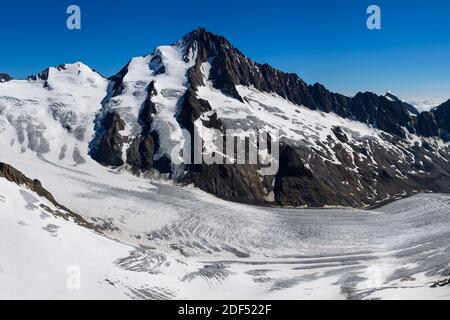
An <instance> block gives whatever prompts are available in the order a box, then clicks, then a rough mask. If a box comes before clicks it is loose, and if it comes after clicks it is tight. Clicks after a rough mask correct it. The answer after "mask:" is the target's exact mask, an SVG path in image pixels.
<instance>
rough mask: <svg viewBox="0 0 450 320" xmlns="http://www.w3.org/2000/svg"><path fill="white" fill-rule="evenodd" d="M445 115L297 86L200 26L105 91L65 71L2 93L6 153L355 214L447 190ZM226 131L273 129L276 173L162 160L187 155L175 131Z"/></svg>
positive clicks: (389, 99)
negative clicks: (354, 210)
mask: <svg viewBox="0 0 450 320" xmlns="http://www.w3.org/2000/svg"><path fill="white" fill-rule="evenodd" d="M449 110H450V105H449V104H448V103H444V104H442V105H441V106H439V107H437V108H435V109H433V110H432V111H430V112H422V113H420V114H419V112H418V111H417V110H416V109H415V108H414V107H413V106H412V105H410V104H408V103H406V102H404V101H402V100H400V99H398V98H397V97H395V96H394V95H392V94H388V95H386V96H378V95H376V94H373V93H370V92H365V93H358V94H357V95H355V96H354V97H346V96H343V95H340V94H337V93H333V92H330V91H329V90H327V89H326V88H325V87H324V86H322V85H320V84H317V83H316V84H314V85H308V84H306V83H305V82H304V81H302V80H301V79H300V78H299V77H298V76H297V75H295V74H288V73H284V72H281V71H279V70H276V69H274V68H272V67H271V66H269V65H266V64H264V65H261V64H258V63H256V62H254V61H252V60H251V59H249V58H247V57H245V56H244V55H243V54H242V53H241V52H240V51H239V50H238V49H236V48H234V47H233V46H232V44H231V43H230V42H228V41H227V40H226V39H225V38H224V37H221V36H217V35H215V34H212V33H210V32H208V31H206V30H204V29H201V28H200V29H196V30H194V31H193V32H191V33H189V34H188V35H186V36H185V37H183V38H182V39H181V40H179V41H178V42H176V43H175V44H173V45H168V46H161V47H158V48H156V49H155V50H154V51H153V52H152V53H151V54H149V55H146V56H143V57H136V58H133V59H131V60H130V62H129V63H128V64H127V65H126V66H125V67H124V68H123V69H122V70H121V71H120V72H119V73H118V74H117V75H115V76H113V77H111V78H110V79H104V78H103V77H102V76H100V75H99V74H97V73H96V72H95V71H93V70H92V69H90V68H89V67H87V66H85V65H83V64H82V63H75V64H70V65H63V66H60V67H57V68H49V69H47V70H45V71H43V72H42V73H40V74H38V75H36V76H31V77H29V78H28V79H27V80H11V81H8V82H4V83H2V84H1V85H0V115H1V120H2V130H3V134H2V138H1V140H2V142H1V143H2V145H3V146H5V148H6V147H7V148H8V149H10V150H14V152H16V153H17V154H20V153H34V154H36V156H37V157H39V158H41V159H45V161H50V162H52V163H55V164H65V165H69V164H70V165H74V166H78V167H79V169H78V170H83V169H82V165H83V164H84V163H85V162H86V161H87V159H88V158H92V159H94V160H96V161H98V162H99V163H101V164H102V165H104V166H108V167H111V168H126V169H129V170H130V171H131V172H133V173H134V174H136V175H140V174H143V175H144V176H155V175H156V174H157V173H158V174H164V175H166V176H168V177H170V178H172V179H173V180H174V181H175V182H179V183H183V184H186V183H187V184H191V183H192V184H194V185H195V186H196V187H199V188H201V189H202V190H205V191H207V192H210V193H213V194H215V195H217V196H219V197H221V198H224V199H227V200H233V201H239V202H246V203H252V204H263V205H277V206H304V205H308V206H324V205H341V206H353V207H362V206H368V205H373V204H375V203H378V202H380V201H383V200H386V199H390V198H393V197H395V196H398V195H404V194H413V193H417V192H421V191H436V192H448V188H449V184H448V181H449V174H450V165H449V164H448V163H449V162H448V160H449V159H450V153H449V148H448V143H447V142H448V141H449V140H450V135H449V132H450V119H449ZM228 129H234V130H237V129H241V130H244V131H248V130H254V131H256V130H264V131H267V132H270V131H271V130H272V131H273V130H277V131H278V132H279V133H280V141H279V142H280V158H279V163H278V165H279V170H278V172H277V173H276V174H274V175H272V176H265V175H261V168H262V165H261V164H256V165H243V164H231V165H230V164H212V165H210V164H206V163H202V164H195V165H192V164H187V163H184V164H183V163H181V164H180V161H179V160H180V159H178V158H179V157H180V155H179V154H176V153H174V152H173V150H174V149H176V148H177V147H179V146H186V145H189V144H190V145H193V144H192V141H187V140H188V139H189V138H187V137H186V134H185V133H184V132H189V133H190V134H191V135H190V136H191V137H192V135H193V134H194V130H200V132H202V134H203V137H202V138H206V137H207V136H211V135H213V133H212V132H213V130H218V131H220V132H222V133H223V134H225V131H226V130H228ZM191 139H192V138H191ZM190 148H191V149H190V150H188V151H185V152H192V153H194V150H193V149H192V148H193V147H190ZM211 150H212V149H211V146H207V145H205V146H204V149H203V152H204V153H207V152H210V153H212V152H214V150H213V151H211ZM216 151H217V150H216ZM174 157H176V159H174ZM89 160H90V159H89Z"/></svg>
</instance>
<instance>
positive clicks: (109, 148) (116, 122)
mask: <svg viewBox="0 0 450 320" xmlns="http://www.w3.org/2000/svg"><path fill="white" fill-rule="evenodd" d="M102 125H103V130H102V131H103V134H102V135H101V138H100V141H99V143H98V145H97V146H96V147H95V148H91V156H92V158H93V159H94V160H96V161H98V162H99V163H101V164H103V165H105V166H113V167H118V166H121V165H123V164H124V161H123V159H122V147H123V143H124V137H123V136H122V135H121V134H120V131H122V130H124V129H125V122H124V121H123V120H122V119H121V118H120V115H119V114H118V113H117V112H109V113H107V114H106V116H105V117H104V119H103V121H102Z"/></svg>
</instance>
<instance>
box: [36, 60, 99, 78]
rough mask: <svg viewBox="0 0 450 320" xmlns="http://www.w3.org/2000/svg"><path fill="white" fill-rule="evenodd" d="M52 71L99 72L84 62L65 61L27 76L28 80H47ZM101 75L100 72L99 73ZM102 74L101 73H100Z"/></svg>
mask: <svg viewBox="0 0 450 320" xmlns="http://www.w3.org/2000/svg"><path fill="white" fill-rule="evenodd" d="M50 73H66V74H71V75H81V74H93V73H95V74H98V72H97V71H95V70H94V69H92V68H91V67H89V66H88V65H86V64H84V63H83V62H80V61H77V62H74V63H65V64H61V65H59V66H55V67H48V68H46V69H45V70H43V71H41V72H39V73H38V74H36V75H31V76H28V77H27V80H32V81H36V80H45V81H47V80H48V79H49V74H50ZM98 75H99V74H98ZM99 76H101V75H99Z"/></svg>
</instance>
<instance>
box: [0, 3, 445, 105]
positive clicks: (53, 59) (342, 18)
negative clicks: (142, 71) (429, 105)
mask: <svg viewBox="0 0 450 320" xmlns="http://www.w3.org/2000/svg"><path fill="white" fill-rule="evenodd" d="M70 4H77V5H79V6H80V7H81V10H82V30H80V31H69V30H68V29H67V28H66V18H67V14H66V8H67V6H68V5H70ZM370 4H377V5H379V6H380V7H381V11H382V29H381V30H379V31H378V30H376V31H370V30H368V29H367V28H366V19H367V17H368V15H367V14H366V9H367V7H368V6H369V5H370ZM198 26H203V27H205V28H207V29H208V30H210V31H213V32H215V33H219V34H222V35H224V36H226V37H227V38H228V39H229V40H230V41H231V42H232V43H233V44H234V45H235V46H236V47H237V48H239V49H240V50H241V51H242V52H243V53H244V54H245V55H247V56H249V57H250V58H252V59H253V60H255V61H257V62H261V63H264V62H266V63H269V64H271V65H273V66H275V67H277V68H279V69H282V70H283V71H288V72H295V73H298V74H299V75H300V77H302V78H303V79H304V80H305V81H307V82H308V83H314V82H321V83H323V84H324V85H326V86H327V87H329V88H330V89H332V90H334V91H337V92H341V93H344V94H348V95H353V94H354V93H356V92H358V91H375V92H377V93H380V94H381V93H384V92H385V91H386V90H391V91H393V92H395V93H397V94H399V95H400V96H404V97H420V98H436V97H437V98H450V59H449V53H450V50H449V49H450V1H447V0H428V1H418V0H409V1H408V0H387V1H386V0H373V1H366V0H339V1H334V0H328V1H326V0H314V1H313V0H308V1H306V0H296V1H295V0H290V1H288V0H273V1H268V0H258V1H256V0H247V1H245V0H240V1H237V0H227V1H222V0H215V1H213V0H190V1H187V0H183V1H181V0H180V1H179V0H157V1H152V0H127V1H115V0H109V1H107V0H90V1H85V0H72V1H66V0H59V1H52V0H42V1H39V2H38V1H31V0H29V1H26V0H14V1H10V0H2V1H1V4H0V43H1V49H0V72H7V73H10V74H12V75H13V76H15V77H24V76H26V75H29V74H34V73H37V72H38V71H40V70H42V69H44V68H46V67H47V66H53V65H58V64H61V63H66V62H74V61H78V60H80V61H83V62H85V63H86V64H88V65H90V66H91V67H92V68H95V69H97V70H98V71H100V72H101V73H102V74H104V75H106V76H109V75H112V74H114V73H116V72H117V71H118V70H119V69H120V68H121V67H122V66H123V65H125V64H126V63H127V61H128V60H129V59H130V58H131V57H133V56H137V55H143V54H146V53H149V52H151V51H152V50H153V48H154V47H156V46H158V45H161V44H170V43H173V42H175V41H176V40H178V39H179V38H181V37H182V36H183V35H184V34H185V33H187V32H189V31H190V30H192V29H194V28H195V27H198Z"/></svg>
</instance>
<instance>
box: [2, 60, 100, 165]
mask: <svg viewBox="0 0 450 320" xmlns="http://www.w3.org/2000/svg"><path fill="white" fill-rule="evenodd" d="M46 73H47V76H46V77H45V78H47V79H45V78H44V79H42V78H39V77H35V80H32V79H30V80H12V81H9V82H5V83H1V84H0V132H1V135H0V139H1V144H2V146H8V148H9V149H11V150H14V151H15V152H16V153H17V154H23V153H35V154H38V155H39V156H40V157H42V158H45V159H46V160H47V161H51V162H59V163H62V164H70V165H79V164H82V163H84V162H85V161H86V158H87V157H88V144H89V142H90V141H91V140H92V138H93V134H94V130H93V128H94V119H95V115H96V114H97V113H98V112H99V110H100V109H101V101H102V99H103V98H104V97H105V95H106V91H107V90H106V89H107V85H108V80H106V79H104V78H103V77H102V76H100V75H99V74H98V73H96V72H95V71H93V70H91V69H90V68H89V67H87V66H86V65H84V64H82V63H81V62H77V63H74V64H66V65H63V66H59V67H56V68H49V69H48V71H47V72H46Z"/></svg>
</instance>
